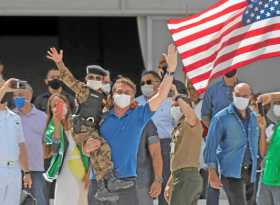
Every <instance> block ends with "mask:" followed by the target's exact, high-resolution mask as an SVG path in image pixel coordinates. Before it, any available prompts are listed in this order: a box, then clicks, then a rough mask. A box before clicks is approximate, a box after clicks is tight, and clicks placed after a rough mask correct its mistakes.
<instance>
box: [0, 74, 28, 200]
mask: <svg viewBox="0 0 280 205" xmlns="http://www.w3.org/2000/svg"><path fill="white" fill-rule="evenodd" d="M13 80H15V79H10V80H8V81H6V82H5V83H4V84H3V86H2V87H1V88H0V101H1V102H0V133H1V134H0V182H1V183H0V202H1V205H17V204H19V203H20V193H21V169H22V171H23V175H24V176H23V182H24V187H26V188H31V185H32V180H31V175H30V171H29V168H28V157H27V148H26V145H25V143H24V137H23V128H22V124H21V120H20V117H19V116H18V115H17V114H15V113H14V112H12V111H10V110H9V109H8V108H7V104H6V102H5V100H4V99H3V98H4V96H5V94H6V93H7V92H12V91H13V89H11V86H10V85H11V82H12V81H13ZM20 167H21V168H20Z"/></svg>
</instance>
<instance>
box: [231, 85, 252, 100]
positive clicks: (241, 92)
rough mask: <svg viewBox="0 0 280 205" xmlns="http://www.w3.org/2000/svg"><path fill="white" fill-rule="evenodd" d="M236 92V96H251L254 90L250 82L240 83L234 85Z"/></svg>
mask: <svg viewBox="0 0 280 205" xmlns="http://www.w3.org/2000/svg"><path fill="white" fill-rule="evenodd" d="M234 94H235V96H236V97H244V98H250V97H251V95H252V90H251V87H250V85H249V84H247V83H239V84H237V85H236V86H235V87H234Z"/></svg>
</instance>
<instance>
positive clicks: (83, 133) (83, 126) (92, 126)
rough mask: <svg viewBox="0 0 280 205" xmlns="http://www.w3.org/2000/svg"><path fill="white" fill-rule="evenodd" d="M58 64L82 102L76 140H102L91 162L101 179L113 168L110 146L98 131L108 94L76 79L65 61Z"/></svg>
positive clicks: (70, 86)
mask: <svg viewBox="0 0 280 205" xmlns="http://www.w3.org/2000/svg"><path fill="white" fill-rule="evenodd" d="M57 66H58V68H59V71H60V78H61V80H62V81H63V82H64V83H65V84H66V85H67V86H68V87H69V88H71V89H72V90H73V91H74V92H75V94H76V98H77V100H78V101H79V103H80V106H79V108H78V111H77V113H76V114H77V115H76V117H77V118H75V117H74V118H73V136H74V139H75V141H76V142H77V143H80V144H83V143H85V142H86V141H87V140H88V139H89V138H94V139H98V140H100V141H101V146H100V148H99V149H98V150H96V151H94V152H93V153H92V154H91V159H92V160H91V162H92V167H93V169H94V173H95V175H96V179H97V180H100V179H102V178H103V177H104V176H105V175H106V173H108V171H111V170H113V163H112V161H111V149H110V146H109V145H108V144H107V143H106V141H105V140H104V138H102V137H101V136H100V135H99V133H98V124H99V122H100V120H101V117H102V114H103V113H102V111H103V107H104V104H105V97H106V95H105V94H103V93H99V92H97V91H94V90H92V89H90V88H88V87H87V86H86V85H85V84H84V83H82V82H80V81H78V80H76V79H75V77H74V76H73V75H72V73H71V72H70V71H69V70H68V69H67V68H66V66H65V65H64V64H63V63H60V64H58V65H57ZM92 106H94V107H92ZM89 108H91V109H89ZM77 125H78V127H77ZM76 127H77V128H76Z"/></svg>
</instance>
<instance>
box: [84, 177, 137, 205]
mask: <svg viewBox="0 0 280 205" xmlns="http://www.w3.org/2000/svg"><path fill="white" fill-rule="evenodd" d="M96 190H97V182H96V180H91V181H90V185H89V191H88V205H132V204H133V205H138V201H137V193H136V188H135V185H134V186H133V187H131V188H129V189H126V190H122V191H119V192H116V193H118V194H119V197H120V198H119V200H118V201H117V202H113V203H112V202H101V201H98V200H96V199H95V197H94V195H95V193H96ZM141 205H142V204H141Z"/></svg>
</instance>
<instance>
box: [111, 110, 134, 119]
mask: <svg viewBox="0 0 280 205" xmlns="http://www.w3.org/2000/svg"><path fill="white" fill-rule="evenodd" d="M131 112H132V110H131V109H129V110H128V111H127V112H126V113H124V115H123V116H121V117H119V116H117V115H116V113H115V112H114V110H113V109H111V110H110V111H109V112H108V116H114V117H116V118H119V119H121V118H124V117H126V116H127V115H129V114H130V113H131Z"/></svg>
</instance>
